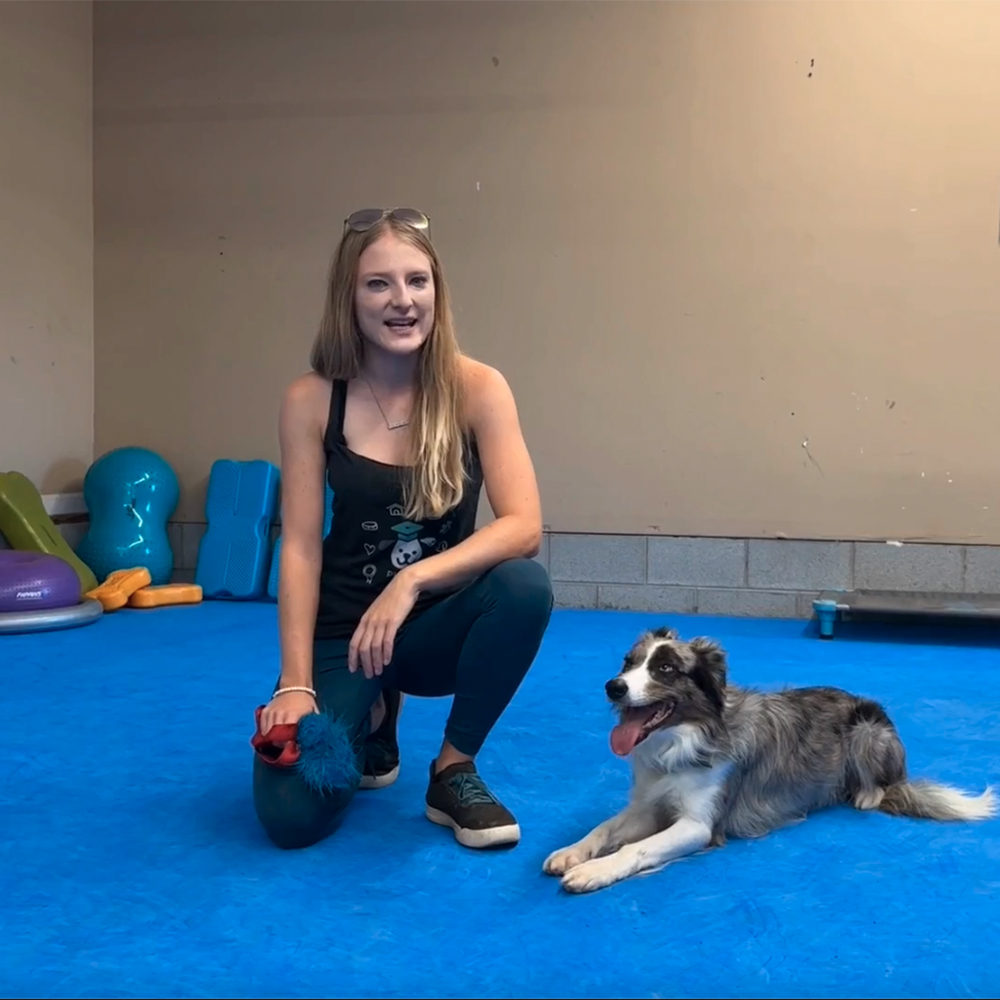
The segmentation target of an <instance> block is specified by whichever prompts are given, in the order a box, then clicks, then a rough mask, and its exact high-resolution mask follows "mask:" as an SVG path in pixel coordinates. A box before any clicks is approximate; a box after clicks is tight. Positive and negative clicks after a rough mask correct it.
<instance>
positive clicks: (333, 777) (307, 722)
mask: <svg viewBox="0 0 1000 1000" xmlns="http://www.w3.org/2000/svg"><path fill="white" fill-rule="evenodd" d="M297 742H298V745H299V751H300V754H301V756H300V757H299V760H298V763H297V764H296V767H297V768H298V770H299V774H301V775H302V780H303V781H304V782H305V783H306V784H307V785H309V787H310V788H312V789H314V790H315V791H317V792H321V793H325V792H337V791H344V790H346V789H349V788H353V787H356V786H357V784H358V782H359V781H360V780H361V772H360V770H359V768H358V757H357V754H356V753H355V751H354V747H353V746H352V745H351V740H350V737H349V736H348V735H347V730H346V729H345V728H344V725H343V723H341V722H340V721H339V720H338V719H335V718H334V717H333V716H332V715H327V714H325V713H323V714H316V713H313V714H311V715H304V716H303V717H302V718H301V719H299V727H298V739H297Z"/></svg>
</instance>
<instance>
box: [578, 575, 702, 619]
mask: <svg viewBox="0 0 1000 1000" xmlns="http://www.w3.org/2000/svg"><path fill="white" fill-rule="evenodd" d="M597 606H598V607H599V608H606V609H608V610H612V611H649V612H653V613H656V612H661V611H662V612H663V613H665V614H666V613H673V614H693V613H694V611H695V608H696V607H697V592H696V591H695V589H694V588H693V587H663V586H658V585H653V584H637V583H632V584H630V583H602V584H600V585H599V586H598V588H597Z"/></svg>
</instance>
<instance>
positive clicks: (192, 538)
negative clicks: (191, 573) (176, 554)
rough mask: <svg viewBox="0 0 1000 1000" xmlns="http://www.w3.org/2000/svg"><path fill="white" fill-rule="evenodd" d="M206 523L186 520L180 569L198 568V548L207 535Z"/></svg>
mask: <svg viewBox="0 0 1000 1000" xmlns="http://www.w3.org/2000/svg"><path fill="white" fill-rule="evenodd" d="M207 527H208V525H206V524H198V523H195V522H191V521H188V522H185V524H184V525H183V529H184V530H183V540H184V541H183V544H182V546H181V562H180V565H179V566H178V569H197V568H198V548H199V546H200V545H201V540H202V538H204V537H205V529H206V528H207Z"/></svg>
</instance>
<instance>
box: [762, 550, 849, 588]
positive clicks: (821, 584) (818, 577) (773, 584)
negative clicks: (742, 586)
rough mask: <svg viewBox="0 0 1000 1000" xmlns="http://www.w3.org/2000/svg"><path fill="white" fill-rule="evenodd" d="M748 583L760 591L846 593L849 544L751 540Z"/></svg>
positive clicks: (847, 586)
mask: <svg viewBox="0 0 1000 1000" xmlns="http://www.w3.org/2000/svg"><path fill="white" fill-rule="evenodd" d="M747 567H748V582H749V584H750V586H751V587H759V588H761V589H763V590H849V589H850V588H851V543H850V542H811V541H798V540H793V539H789V540H788V541H784V540H777V539H756V538H754V539H751V540H750V549H749V554H748V558H747Z"/></svg>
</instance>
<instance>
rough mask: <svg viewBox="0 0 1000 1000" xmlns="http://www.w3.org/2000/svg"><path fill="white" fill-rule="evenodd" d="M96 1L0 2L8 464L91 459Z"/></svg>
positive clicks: (3, 407) (1, 370)
mask: <svg viewBox="0 0 1000 1000" xmlns="http://www.w3.org/2000/svg"><path fill="white" fill-rule="evenodd" d="M91 59H92V6H91V4H90V3H89V2H82V0H81V2H74V0H66V2H61V0H51V2H46V3H41V2H36V3H12V2H5V3H0V472H6V471H10V470H17V471H19V472H22V473H23V474H24V475H26V476H28V477H29V478H30V479H31V480H32V481H33V482H34V483H35V485H36V486H37V487H38V488H39V489H40V490H42V491H43V492H45V493H58V492H66V491H68V492H73V491H76V490H78V489H79V488H80V483H81V480H82V478H83V474H84V472H85V471H86V469H87V466H88V464H89V463H90V461H91V459H92V458H93V445H94V298H93V239H94V227H93V183H92V179H93V173H92V164H93V156H92V141H91V140H92V74H91Z"/></svg>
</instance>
